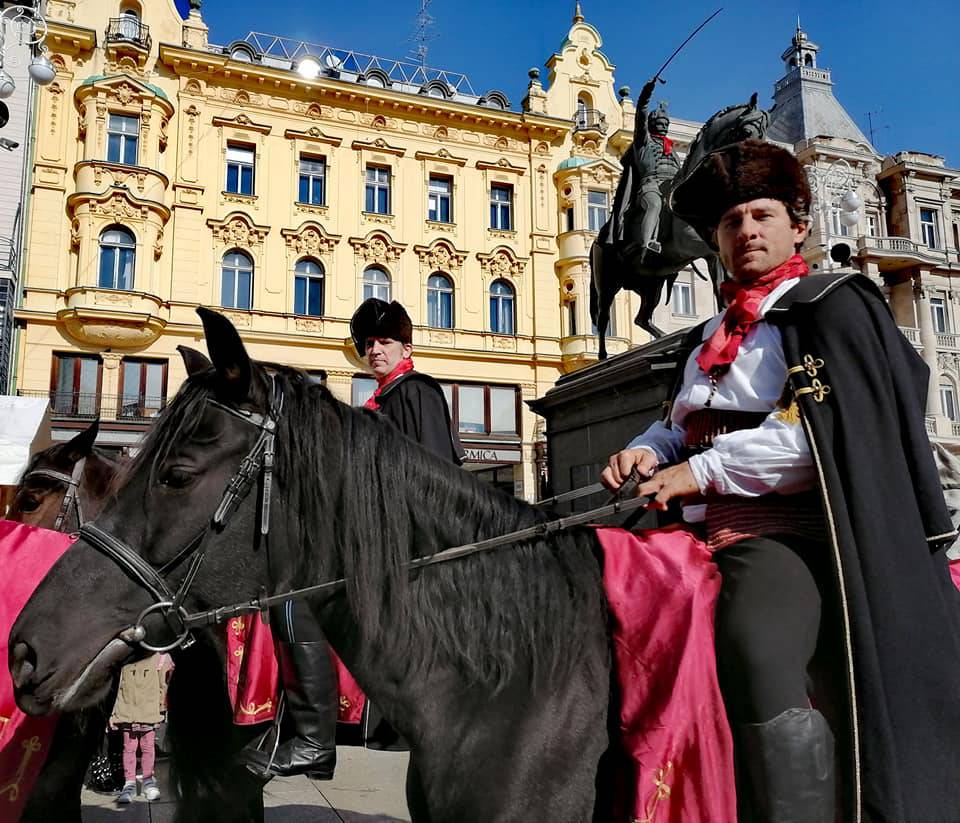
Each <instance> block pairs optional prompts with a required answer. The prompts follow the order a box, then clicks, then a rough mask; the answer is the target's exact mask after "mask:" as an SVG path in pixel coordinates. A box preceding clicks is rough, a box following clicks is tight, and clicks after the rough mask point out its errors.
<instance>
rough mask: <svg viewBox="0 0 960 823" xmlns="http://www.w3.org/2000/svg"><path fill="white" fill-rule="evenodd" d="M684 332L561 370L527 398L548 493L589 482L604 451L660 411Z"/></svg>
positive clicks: (588, 502)
mask: <svg viewBox="0 0 960 823" xmlns="http://www.w3.org/2000/svg"><path fill="white" fill-rule="evenodd" d="M685 334H686V331H679V332H674V333H673V334H669V335H666V336H664V337H661V338H659V339H657V340H653V341H651V342H650V343H647V344H645V345H643V346H640V347H638V348H635V349H631V350H630V351H627V352H624V353H623V354H619V355H616V356H614V357H610V358H609V359H607V360H603V361H601V362H599V363H594V364H593V365H590V366H587V367H586V368H583V369H579V370H577V371H575V372H572V373H571V374H567V375H564V376H563V377H561V378H560V379H559V380H558V381H557V384H556V386H554V387H553V388H552V389H550V391H548V392H547V393H546V395H544V396H543V397H541V398H538V399H537V400H532V401H529V405H530V408H532V409H533V411H535V412H536V413H537V414H539V415H541V416H542V417H543V418H544V419H545V420H546V421H547V425H546V436H547V466H548V472H549V483H550V495H557V494H562V493H563V492H567V491H571V490H572V489H577V488H580V487H581V486H586V485H589V484H590V483H595V482H596V481H597V480H599V479H600V471H601V470H602V469H603V468H604V467H605V466H606V465H607V460H608V459H609V457H610V455H611V454H614V453H615V452H618V451H620V450H621V449H622V448H623V447H624V446H625V445H626V444H627V443H628V442H629V441H630V440H631V439H632V438H634V437H635V436H636V435H637V434H639V433H640V432H642V431H644V430H645V429H646V428H647V427H648V426H649V425H650V424H651V423H652V422H653V421H654V420H657V419H659V418H660V417H661V416H662V415H663V403H664V402H665V401H666V400H668V399H669V395H670V390H671V388H672V387H673V381H674V375H675V373H676V369H677V366H678V364H679V362H680V359H681V357H682V352H681V350H680V347H681V346H682V344H683V338H684V336H685ZM607 497H609V495H608V494H606V492H604V493H602V494H595V495H593V496H591V497H585V498H581V499H580V500H575V501H572V502H571V503H565V504H561V505H560V506H558V507H557V509H558V510H559V511H562V512H574V511H586V510H587V509H590V508H593V507H595V506H599V505H603V503H604V502H605V500H606V499H607ZM609 522H611V523H612V524H615V523H616V522H617V521H615V520H611V521H609ZM644 525H645V524H644ZM650 525H651V526H652V525H653V522H652V518H651V522H650Z"/></svg>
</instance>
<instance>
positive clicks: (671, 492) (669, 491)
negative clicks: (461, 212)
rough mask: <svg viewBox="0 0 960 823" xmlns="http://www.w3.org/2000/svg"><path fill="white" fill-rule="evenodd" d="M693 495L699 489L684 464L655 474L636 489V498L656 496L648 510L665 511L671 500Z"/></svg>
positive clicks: (691, 473) (688, 465) (698, 491)
mask: <svg viewBox="0 0 960 823" xmlns="http://www.w3.org/2000/svg"><path fill="white" fill-rule="evenodd" d="M622 453H623V452H621V454H622ZM615 456H616V455H615ZM604 471H606V469H604ZM694 494H700V487H699V486H698V485H697V481H696V480H694V479H693V472H692V471H690V464H689V463H686V462H684V463H679V464H678V465H676V466H670V468H668V469H664V470H663V471H659V472H657V473H656V474H655V475H654V476H653V477H651V478H650V479H649V480H647V481H646V482H645V483H641V484H640V485H639V486H638V487H637V497H650V496H651V495H656V497H655V498H654V500H653V501H652V502H651V503H650V505H649V506H648V507H647V508H650V509H665V508H666V507H667V503H669V502H670V501H671V500H673V498H675V497H689V496H691V495H694Z"/></svg>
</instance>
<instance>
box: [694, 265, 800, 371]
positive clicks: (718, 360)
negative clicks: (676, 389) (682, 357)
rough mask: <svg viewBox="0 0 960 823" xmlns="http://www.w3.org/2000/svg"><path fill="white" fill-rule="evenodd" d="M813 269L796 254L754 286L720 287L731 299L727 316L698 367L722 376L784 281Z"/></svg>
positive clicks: (733, 283) (706, 345) (705, 346)
mask: <svg viewBox="0 0 960 823" xmlns="http://www.w3.org/2000/svg"><path fill="white" fill-rule="evenodd" d="M808 271H809V269H808V268H807V263H806V261H805V260H804V259H803V258H802V257H801V256H800V255H799V254H795V255H793V257H791V258H790V259H789V260H787V261H786V262H785V263H781V264H780V265H779V266H777V267H776V268H775V269H771V270H770V271H768V272H767V273H766V274H763V275H760V277H758V278H757V279H756V280H753V281H751V282H750V283H746V284H744V283H737V282H736V281H734V280H728V281H727V282H726V283H723V284H722V285H721V286H720V291H721V293H722V294H723V296H724V297H725V298H726V299H727V301H728V303H729V305H728V306H727V313H726V314H725V315H724V318H723V322H722V323H721V324H720V327H719V328H718V329H717V330H716V331H715V332H714V333H713V334H712V335H710V338H709V339H708V340H707V341H706V342H705V343H704V344H703V348H702V349H701V350H700V354H698V355H697V364H698V365H699V366H700V368H701V369H703V370H704V372H706V373H707V374H711V373H713V374H714V375H716V374H722V373H723V372H725V371H727V369H729V368H730V364H731V363H732V362H733V361H734V360H736V358H737V352H738V351H740V344H741V343H742V342H743V338H744V337H746V335H747V332H748V331H750V327H751V326H752V325H753V324H754V323H756V322H757V320H759V319H760V314H759V312H760V304H761V303H763V301H764V299H765V298H766V297H767V295H769V294H770V292H772V291H773V290H774V289H775V288H776V287H777V286H779V285H780V284H781V283H782V282H783V281H784V280H790V279H791V278H794V277H803V275H805V274H806V273H807V272H808Z"/></svg>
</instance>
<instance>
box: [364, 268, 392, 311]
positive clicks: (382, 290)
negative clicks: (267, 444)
mask: <svg viewBox="0 0 960 823" xmlns="http://www.w3.org/2000/svg"><path fill="white" fill-rule="evenodd" d="M371 297H376V298H378V299H379V300H386V301H387V302H388V303H389V302H390V275H389V274H387V273H386V272H385V271H384V270H383V269H380V268H377V267H376V266H371V267H370V268H369V269H367V270H366V271H364V273H363V299H364V300H369V299H370V298H371Z"/></svg>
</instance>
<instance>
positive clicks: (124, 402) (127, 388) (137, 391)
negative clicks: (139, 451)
mask: <svg viewBox="0 0 960 823" xmlns="http://www.w3.org/2000/svg"><path fill="white" fill-rule="evenodd" d="M120 381H121V385H122V387H123V394H122V395H121V396H120V408H119V409H118V410H117V413H118V414H119V416H120V417H121V418H137V419H140V418H144V417H153V416H154V415H155V414H157V412H159V411H160V409H162V408H163V406H164V403H165V402H166V397H167V361H166V360H162V361H157V360H134V359H130V358H124V359H123V361H122V362H121V364H120Z"/></svg>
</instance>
